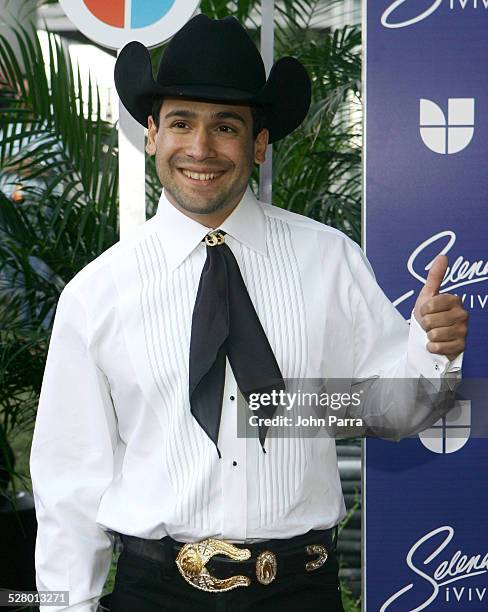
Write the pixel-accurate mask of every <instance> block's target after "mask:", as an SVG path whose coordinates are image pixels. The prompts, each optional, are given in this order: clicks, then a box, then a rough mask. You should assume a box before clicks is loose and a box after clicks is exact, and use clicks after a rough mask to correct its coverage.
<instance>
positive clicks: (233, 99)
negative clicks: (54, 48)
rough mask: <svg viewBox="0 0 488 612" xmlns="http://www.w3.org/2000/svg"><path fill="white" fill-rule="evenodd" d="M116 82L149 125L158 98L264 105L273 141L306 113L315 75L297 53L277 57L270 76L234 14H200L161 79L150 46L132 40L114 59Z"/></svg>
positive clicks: (165, 60)
mask: <svg viewBox="0 0 488 612" xmlns="http://www.w3.org/2000/svg"><path fill="white" fill-rule="evenodd" d="M115 86H116V89H117V92H118V94H119V97H120V99H121V101H122V103H123V105H124V106H125V107H126V108H127V110H128V111H129V113H130V114H131V115H132V116H133V117H134V119H136V120H137V121H138V122H139V123H140V124H142V125H143V126H144V127H147V118H148V116H149V115H150V114H151V110H152V106H153V103H154V100H155V99H157V98H164V97H165V96H171V97H180V96H181V97H185V98H194V99H197V100H204V101H215V102H227V103H230V104H232V103H235V104H238V103H240V104H244V105H249V106H257V107H260V108H261V109H262V111H263V113H264V125H265V127H267V128H268V130H269V135H270V139H269V140H270V142H275V141H277V140H279V139H281V138H284V137H285V136H286V135H287V134H289V133H290V132H292V131H293V130H294V129H295V128H297V127H298V126H299V125H300V123H301V122H302V121H303V119H304V118H305V116H306V114H307V112H308V109H309V106H310V98H311V85H310V79H309V77H308V74H307V72H306V70H305V68H304V67H303V66H302V64H301V63H300V62H299V61H298V60H296V59H294V58H292V57H284V58H282V59H280V60H278V61H277V62H276V63H275V64H274V66H273V67H272V69H271V72H270V74H269V78H268V80H266V71H265V68H264V64H263V60H262V58H261V55H260V53H259V51H258V50H257V48H256V46H255V45H254V43H253V41H252V39H251V38H250V36H249V34H248V33H247V32H246V30H245V29H244V28H243V27H242V25H241V24H240V23H239V22H238V21H237V19H235V18H234V17H225V18H224V19H215V20H214V19H210V18H209V17H207V16H206V15H203V14H200V15H196V16H195V17H193V18H192V19H190V21H188V22H187V23H186V24H185V25H184V26H183V27H182V28H181V29H180V30H179V31H178V32H177V33H176V34H175V35H174V37H173V38H172V39H171V41H170V42H169V43H168V45H167V46H166V48H165V50H164V53H163V55H162V57H161V62H160V65H159V69H158V73H157V77H156V80H154V77H153V74H152V68H151V58H150V55H149V51H148V50H147V49H146V47H145V46H144V45H142V44H141V43H139V42H136V41H134V42H130V43H128V44H127V45H126V46H125V47H124V48H123V49H122V51H121V52H120V54H119V56H118V58H117V61H116V64H115Z"/></svg>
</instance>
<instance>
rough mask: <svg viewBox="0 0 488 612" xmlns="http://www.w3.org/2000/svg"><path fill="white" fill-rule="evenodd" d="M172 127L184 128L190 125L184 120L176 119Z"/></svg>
mask: <svg viewBox="0 0 488 612" xmlns="http://www.w3.org/2000/svg"><path fill="white" fill-rule="evenodd" d="M171 127H175V128H179V129H183V130H184V129H185V128H187V127H188V124H187V123H185V122H184V121H175V122H174V123H173V125H172V126H171Z"/></svg>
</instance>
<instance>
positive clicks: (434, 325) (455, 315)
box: [414, 255, 469, 361]
mask: <svg viewBox="0 0 488 612" xmlns="http://www.w3.org/2000/svg"><path fill="white" fill-rule="evenodd" d="M446 270H447V257H446V256H445V255H438V256H437V257H436V258H435V260H434V263H433V264H432V267H431V268H430V270H429V275H428V276H427V280H426V281H425V285H424V287H423V288H422V290H421V292H420V293H419V296H418V298H417V301H416V302H415V309H414V315H415V318H416V319H417V321H418V322H419V323H420V325H421V326H422V327H423V329H424V330H425V331H426V332H427V337H428V338H429V342H428V343H427V350H428V351H429V352H430V353H436V354H437V355H445V356H446V357H447V358H448V359H449V361H452V360H453V359H454V358H455V357H457V356H458V355H459V354H460V353H462V352H463V351H464V345H465V339H466V334H467V333H468V317H469V314H468V312H467V310H465V308H464V307H463V303H462V300H461V298H460V297H458V296H456V295H452V294H450V293H443V294H442V295H439V287H440V286H441V282H442V279H443V278H444V275H445V273H446Z"/></svg>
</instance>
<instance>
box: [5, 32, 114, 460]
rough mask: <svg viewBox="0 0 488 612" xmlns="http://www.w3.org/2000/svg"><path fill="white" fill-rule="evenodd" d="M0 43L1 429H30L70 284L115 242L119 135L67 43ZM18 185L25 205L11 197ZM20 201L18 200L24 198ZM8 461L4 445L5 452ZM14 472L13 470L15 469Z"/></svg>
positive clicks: (33, 38) (31, 38) (21, 38)
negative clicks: (84, 83)
mask: <svg viewBox="0 0 488 612" xmlns="http://www.w3.org/2000/svg"><path fill="white" fill-rule="evenodd" d="M15 36H16V40H17V43H18V46H19V49H20V53H19V56H16V54H15V53H14V51H13V49H12V46H11V45H10V44H9V43H8V41H7V40H6V38H4V37H3V36H0V106H1V107H2V113H1V116H0V167H1V188H2V191H0V322H1V323H0V424H2V425H3V428H4V431H5V436H6V438H7V440H8V438H9V437H11V436H12V435H13V433H14V432H15V433H16V434H20V433H22V432H23V431H25V430H26V429H30V428H32V424H33V421H34V418H35V411H36V406H37V401H38V397H39V392H40V388H41V383H42V375H43V370H44V363H45V358H46V353H47V347H48V341H49V335H50V330H51V326H52V321H53V316H54V311H55V306H56V303H57V300H58V297H59V294H60V292H61V290H62V289H63V287H64V285H65V283H66V282H67V281H68V280H70V279H71V278H72V277H73V276H74V274H76V272H78V270H80V269H81V268H83V267H84V266H85V265H86V264H87V263H89V262H90V261H91V260H92V259H94V258H95V257H97V256H98V255H99V254H100V253H101V252H102V251H104V250H106V249H107V248H108V247H109V246H111V245H112V244H113V243H114V242H115V241H116V239H117V202H118V201H117V146H116V142H117V136H116V130H115V129H114V127H113V126H111V125H109V124H107V123H105V122H104V121H102V119H101V115H100V103H99V99H98V96H97V95H96V94H95V95H93V94H92V89H91V88H89V90H88V91H89V93H88V95H87V96H86V98H85V97H84V96H83V93H82V89H81V81H80V75H79V72H78V71H77V70H75V69H74V68H73V66H72V65H71V62H70V60H69V56H68V55H67V54H66V53H65V50H64V49H63V47H62V45H61V43H60V41H59V40H58V39H57V38H56V37H54V36H50V37H49V60H48V63H47V65H45V63H44V58H43V54H42V49H41V44H40V41H39V38H38V36H37V35H36V33H34V32H30V31H26V30H24V29H22V28H19V29H18V30H16V31H15ZM18 184H20V185H21V186H22V188H21V194H22V197H21V199H19V200H17V201H13V200H12V199H11V198H10V197H8V196H7V195H6V192H8V191H10V190H11V188H12V186H13V185H18ZM17 193H19V192H17ZM0 452H2V455H3V456H4V457H6V456H7V455H6V449H5V445H4V447H3V448H2V449H0ZM8 465H10V466H11V467H13V466H12V464H11V463H10V464H8Z"/></svg>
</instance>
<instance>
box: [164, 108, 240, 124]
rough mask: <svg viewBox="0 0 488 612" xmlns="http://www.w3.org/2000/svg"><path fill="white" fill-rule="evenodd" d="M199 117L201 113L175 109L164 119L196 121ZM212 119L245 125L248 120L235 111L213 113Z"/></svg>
mask: <svg viewBox="0 0 488 612" xmlns="http://www.w3.org/2000/svg"><path fill="white" fill-rule="evenodd" d="M198 115H199V113H196V112H195V111H192V110H188V109H186V108H181V109H180V108H175V109H173V110H171V111H169V113H166V115H165V116H164V118H165V119H170V118H171V117H181V118H182V119H196V118H197V117H198ZM210 117H211V118H212V119H218V120H220V121H222V120H225V119H235V120H236V121H239V122H240V123H242V124H243V125H246V120H245V119H244V117H243V116H242V115H240V114H239V113H236V112H234V111H217V112H215V113H212V114H211V115H210Z"/></svg>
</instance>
